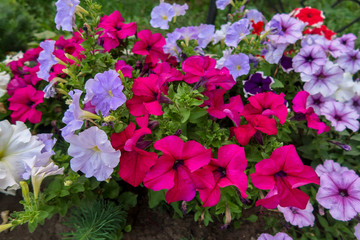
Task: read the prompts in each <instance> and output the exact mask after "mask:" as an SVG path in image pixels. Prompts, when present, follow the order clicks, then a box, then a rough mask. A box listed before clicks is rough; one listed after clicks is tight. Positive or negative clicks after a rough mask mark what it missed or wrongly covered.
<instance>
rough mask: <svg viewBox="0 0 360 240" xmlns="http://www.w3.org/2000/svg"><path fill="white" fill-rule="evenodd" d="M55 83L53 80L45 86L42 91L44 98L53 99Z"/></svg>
mask: <svg viewBox="0 0 360 240" xmlns="http://www.w3.org/2000/svg"><path fill="white" fill-rule="evenodd" d="M55 83H56V81H55V80H54V79H53V80H51V81H50V83H49V84H48V85H46V86H45V87H44V89H43V92H44V93H45V94H44V98H53V97H54V96H55V94H56V89H55V87H54V85H55Z"/></svg>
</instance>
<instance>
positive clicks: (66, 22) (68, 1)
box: [55, 0, 80, 32]
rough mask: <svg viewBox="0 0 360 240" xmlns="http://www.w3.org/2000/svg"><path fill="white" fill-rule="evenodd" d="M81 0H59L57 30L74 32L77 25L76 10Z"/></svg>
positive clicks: (57, 5) (56, 18) (56, 19)
mask: <svg viewBox="0 0 360 240" xmlns="http://www.w3.org/2000/svg"><path fill="white" fill-rule="evenodd" d="M79 3H80V1H79V0H58V1H57V2H56V3H55V5H56V8H57V12H56V16H55V23H56V28H57V30H60V27H61V28H62V30H65V31H69V32H72V31H73V27H75V10H76V6H77V5H79Z"/></svg>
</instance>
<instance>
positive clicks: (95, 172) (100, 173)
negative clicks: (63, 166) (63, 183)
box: [67, 126, 121, 181]
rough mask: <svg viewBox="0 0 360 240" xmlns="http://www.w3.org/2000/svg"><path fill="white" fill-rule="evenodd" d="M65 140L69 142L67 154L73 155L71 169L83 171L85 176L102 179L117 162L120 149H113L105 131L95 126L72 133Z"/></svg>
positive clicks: (106, 176)
mask: <svg viewBox="0 0 360 240" xmlns="http://www.w3.org/2000/svg"><path fill="white" fill-rule="evenodd" d="M67 141H68V142H69V143H70V147H69V149H68V154H69V155H70V156H72V157H73V159H71V160H70V166H71V169H72V170H73V171H75V172H77V171H81V172H83V173H85V177H87V178H90V177H93V176H94V177H95V178H96V179H97V180H98V181H104V180H106V179H108V178H110V176H111V174H112V172H113V171H114V168H115V167H116V166H117V165H118V164H119V159H120V155H121V154H120V150H117V151H115V149H114V148H113V147H112V146H111V143H110V141H109V139H108V136H107V135H106V133H105V132H104V131H103V130H100V129H99V128H97V127H95V126H94V127H91V128H88V129H86V130H85V131H83V132H81V133H79V135H72V136H71V137H69V138H68V139H67Z"/></svg>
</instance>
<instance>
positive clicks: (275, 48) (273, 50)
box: [265, 43, 288, 64]
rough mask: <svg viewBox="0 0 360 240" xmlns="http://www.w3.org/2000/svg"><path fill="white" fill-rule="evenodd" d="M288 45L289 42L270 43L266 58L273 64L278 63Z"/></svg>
mask: <svg viewBox="0 0 360 240" xmlns="http://www.w3.org/2000/svg"><path fill="white" fill-rule="evenodd" d="M287 46H288V45H287V44H277V45H274V44H271V43H268V44H267V51H266V53H265V60H266V61H267V62H268V63H271V64H278V63H279V61H280V59H281V57H282V56H283V54H284V51H285V49H286V47H287Z"/></svg>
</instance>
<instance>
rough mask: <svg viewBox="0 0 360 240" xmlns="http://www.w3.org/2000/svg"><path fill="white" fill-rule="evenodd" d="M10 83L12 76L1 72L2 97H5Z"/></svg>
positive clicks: (0, 91) (0, 88) (0, 86)
mask: <svg viewBox="0 0 360 240" xmlns="http://www.w3.org/2000/svg"><path fill="white" fill-rule="evenodd" d="M9 81H10V75H9V74H7V73H6V72H5V71H4V72H0V97H2V96H4V95H5V93H6V88H7V85H8V83H9Z"/></svg>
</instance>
